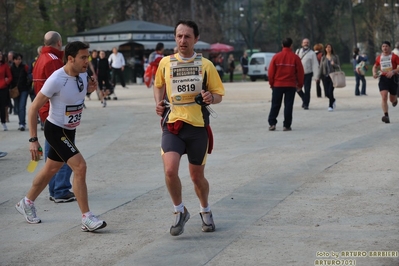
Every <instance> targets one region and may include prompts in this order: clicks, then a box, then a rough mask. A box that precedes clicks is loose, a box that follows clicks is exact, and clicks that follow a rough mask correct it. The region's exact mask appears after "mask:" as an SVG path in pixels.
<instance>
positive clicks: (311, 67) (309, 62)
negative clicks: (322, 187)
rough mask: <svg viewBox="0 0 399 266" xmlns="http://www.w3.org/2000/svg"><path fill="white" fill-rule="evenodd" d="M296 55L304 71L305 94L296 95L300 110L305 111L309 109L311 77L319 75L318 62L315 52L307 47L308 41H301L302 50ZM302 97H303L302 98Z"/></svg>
mask: <svg viewBox="0 0 399 266" xmlns="http://www.w3.org/2000/svg"><path fill="white" fill-rule="evenodd" d="M296 54H297V55H298V56H299V58H300V59H301V61H302V65H303V70H304V71H305V76H304V82H303V87H304V89H305V92H304V93H303V94H302V93H300V92H298V95H299V96H301V98H302V102H303V104H302V108H303V109H305V110H308V109H309V103H310V89H311V87H312V77H315V79H316V77H317V76H318V75H319V61H318V60H317V56H316V54H315V52H313V50H312V49H311V48H310V46H309V39H306V38H305V39H303V41H302V48H300V49H298V50H297V51H296ZM302 95H303V96H302Z"/></svg>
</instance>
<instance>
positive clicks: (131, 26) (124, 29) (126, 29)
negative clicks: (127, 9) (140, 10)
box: [76, 19, 174, 36]
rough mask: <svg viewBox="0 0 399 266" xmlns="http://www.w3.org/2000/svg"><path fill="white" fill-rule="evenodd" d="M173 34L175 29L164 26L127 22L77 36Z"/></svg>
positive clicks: (145, 22)
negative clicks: (133, 33) (131, 33)
mask: <svg viewBox="0 0 399 266" xmlns="http://www.w3.org/2000/svg"><path fill="white" fill-rule="evenodd" d="M130 32H138V33H143V32H144V33H151V32H154V33H155V32H158V33H173V32H174V27H170V26H165V25H162V24H156V23H152V22H147V21H142V20H134V19H131V20H125V21H122V22H118V23H115V24H112V25H108V26H104V27H101V28H96V29H92V30H88V31H82V32H79V33H77V34H76V36H82V35H91V34H93V35H95V34H107V33H112V34H115V33H130Z"/></svg>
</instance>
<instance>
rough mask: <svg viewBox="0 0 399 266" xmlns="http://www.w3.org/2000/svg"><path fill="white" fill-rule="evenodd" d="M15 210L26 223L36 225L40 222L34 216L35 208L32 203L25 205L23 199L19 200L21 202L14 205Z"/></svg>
mask: <svg viewBox="0 0 399 266" xmlns="http://www.w3.org/2000/svg"><path fill="white" fill-rule="evenodd" d="M15 208H16V209H17V211H18V212H19V213H20V214H22V215H23V216H24V217H25V219H26V221H27V222H28V223H30V224H38V223H40V222H41V220H40V218H39V217H37V216H36V208H35V205H34V203H33V202H32V204H25V199H21V201H20V202H18V203H17V205H15Z"/></svg>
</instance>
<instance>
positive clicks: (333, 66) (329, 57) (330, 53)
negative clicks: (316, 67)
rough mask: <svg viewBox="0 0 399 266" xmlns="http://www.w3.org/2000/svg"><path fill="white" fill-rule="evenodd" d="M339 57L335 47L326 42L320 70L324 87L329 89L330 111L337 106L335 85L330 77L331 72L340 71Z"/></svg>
mask: <svg viewBox="0 0 399 266" xmlns="http://www.w3.org/2000/svg"><path fill="white" fill-rule="evenodd" d="M339 70H340V66H339V58H338V55H336V54H335V53H334V49H333V47H332V45H331V44H326V45H325V48H324V55H323V57H322V58H321V61H320V71H319V78H318V79H321V80H322V82H323V86H324V88H325V89H326V90H327V97H328V99H329V103H328V109H327V110H328V111H329V112H332V111H334V109H335V108H336V103H335V98H334V85H333V82H332V80H331V78H330V75H329V74H330V73H332V72H335V71H339Z"/></svg>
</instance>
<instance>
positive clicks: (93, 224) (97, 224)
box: [81, 215, 107, 232]
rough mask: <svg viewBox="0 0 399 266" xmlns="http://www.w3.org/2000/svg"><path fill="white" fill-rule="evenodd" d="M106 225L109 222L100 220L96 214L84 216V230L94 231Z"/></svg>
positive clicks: (82, 228)
mask: <svg viewBox="0 0 399 266" xmlns="http://www.w3.org/2000/svg"><path fill="white" fill-rule="evenodd" d="M106 226H107V223H106V222H105V221H103V220H99V219H98V218H97V216H95V215H90V216H85V217H83V218H82V227H81V230H82V231H83V232H93V231H96V230H98V229H101V228H104V227H106Z"/></svg>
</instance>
